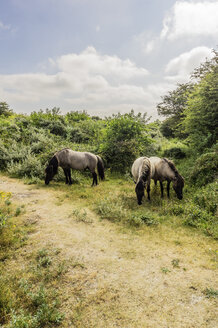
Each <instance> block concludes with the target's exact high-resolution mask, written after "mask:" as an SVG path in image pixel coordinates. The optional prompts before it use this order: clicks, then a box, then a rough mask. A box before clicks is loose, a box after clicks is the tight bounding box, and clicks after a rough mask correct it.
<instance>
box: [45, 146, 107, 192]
mask: <svg viewBox="0 0 218 328" xmlns="http://www.w3.org/2000/svg"><path fill="white" fill-rule="evenodd" d="M59 166H60V167H61V168H62V169H63V171H64V174H65V178H66V184H69V185H71V184H72V180H71V169H75V170H80V171H81V170H86V169H88V170H89V171H90V172H91V173H92V178H93V181H92V186H94V185H97V184H98V179H97V173H96V169H97V172H98V175H99V177H100V179H101V180H104V163H103V161H102V159H101V157H100V156H98V155H95V154H92V153H89V152H80V151H74V150H72V149H69V148H64V149H61V150H59V151H57V152H56V153H55V154H54V155H53V157H52V159H51V160H50V161H49V163H48V166H47V167H46V169H45V174H46V176H45V184H46V185H48V184H49V182H50V181H51V180H52V179H53V177H54V176H55V174H57V172H58V167H59Z"/></svg>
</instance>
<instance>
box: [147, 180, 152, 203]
mask: <svg viewBox="0 0 218 328" xmlns="http://www.w3.org/2000/svg"><path fill="white" fill-rule="evenodd" d="M150 190H151V188H150V183H149V184H148V185H147V194H148V200H151V198H150Z"/></svg>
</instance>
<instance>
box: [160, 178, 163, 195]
mask: <svg viewBox="0 0 218 328" xmlns="http://www.w3.org/2000/svg"><path fill="white" fill-rule="evenodd" d="M160 190H161V198H163V183H162V182H161V181H160Z"/></svg>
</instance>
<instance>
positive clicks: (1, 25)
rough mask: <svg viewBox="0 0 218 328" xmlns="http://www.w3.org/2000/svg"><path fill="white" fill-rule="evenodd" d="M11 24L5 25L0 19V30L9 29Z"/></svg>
mask: <svg viewBox="0 0 218 328" xmlns="http://www.w3.org/2000/svg"><path fill="white" fill-rule="evenodd" d="M10 28H11V26H10V25H5V24H4V23H2V22H1V21H0V30H10Z"/></svg>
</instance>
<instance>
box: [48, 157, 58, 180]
mask: <svg viewBox="0 0 218 328" xmlns="http://www.w3.org/2000/svg"><path fill="white" fill-rule="evenodd" d="M57 172H58V160H57V158H56V156H54V157H52V159H51V160H50V162H49V164H48V166H47V167H46V169H45V173H46V176H45V184H46V185H48V184H49V182H50V181H51V180H52V179H53V178H54V176H55V174H56V173H57Z"/></svg>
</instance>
